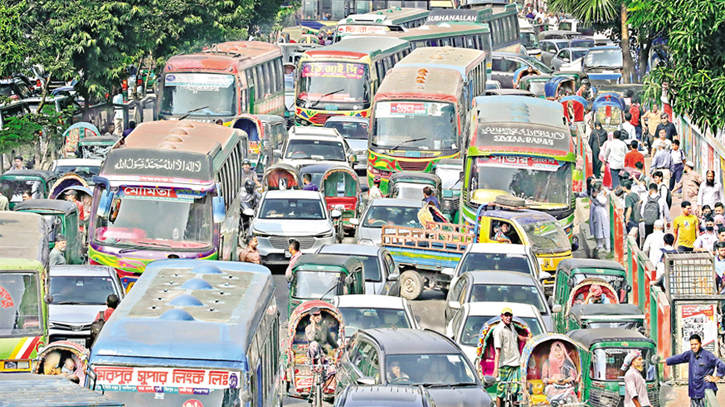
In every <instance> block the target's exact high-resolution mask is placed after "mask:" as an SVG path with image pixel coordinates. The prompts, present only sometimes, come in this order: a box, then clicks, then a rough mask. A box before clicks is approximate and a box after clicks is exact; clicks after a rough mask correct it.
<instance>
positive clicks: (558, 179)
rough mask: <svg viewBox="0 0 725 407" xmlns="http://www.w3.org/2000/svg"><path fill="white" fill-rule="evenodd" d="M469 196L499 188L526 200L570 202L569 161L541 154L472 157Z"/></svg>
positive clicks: (570, 167) (553, 202)
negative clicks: (536, 155)
mask: <svg viewBox="0 0 725 407" xmlns="http://www.w3.org/2000/svg"><path fill="white" fill-rule="evenodd" d="M471 159H472V160H476V161H475V163H472V164H475V165H471V168H472V171H471V174H470V177H471V178H470V192H471V194H470V196H471V197H472V196H473V192H475V191H476V190H478V189H488V190H501V191H506V192H508V193H510V194H511V195H513V196H515V197H518V198H522V199H525V200H526V201H527V202H529V203H549V204H563V205H569V204H571V193H572V163H568V162H563V161H557V160H555V159H551V158H545V157H523V156H522V157H519V156H487V157H473V158H471Z"/></svg>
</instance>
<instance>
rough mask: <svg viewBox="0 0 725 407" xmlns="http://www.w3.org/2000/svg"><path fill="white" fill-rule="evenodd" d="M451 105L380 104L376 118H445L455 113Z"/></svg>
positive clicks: (431, 103) (420, 103)
mask: <svg viewBox="0 0 725 407" xmlns="http://www.w3.org/2000/svg"><path fill="white" fill-rule="evenodd" d="M453 111H454V108H453V105H452V104H450V103H434V102H378V103H377V104H376V107H375V116H376V117H379V118H382V117H400V116H438V117H440V116H443V114H444V113H453Z"/></svg>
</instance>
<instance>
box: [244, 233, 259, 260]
mask: <svg viewBox="0 0 725 407" xmlns="http://www.w3.org/2000/svg"><path fill="white" fill-rule="evenodd" d="M258 244H259V241H257V237H256V236H251V237H248V238H247V247H245V248H244V250H242V252H241V253H239V261H241V262H244V263H254V264H262V262H261V256H260V254H259V249H257V245H258Z"/></svg>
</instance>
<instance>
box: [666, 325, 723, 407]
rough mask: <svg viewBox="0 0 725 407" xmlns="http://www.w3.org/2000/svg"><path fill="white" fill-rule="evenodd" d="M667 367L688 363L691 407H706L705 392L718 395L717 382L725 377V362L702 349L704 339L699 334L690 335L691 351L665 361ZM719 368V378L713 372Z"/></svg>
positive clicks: (688, 386)
mask: <svg viewBox="0 0 725 407" xmlns="http://www.w3.org/2000/svg"><path fill="white" fill-rule="evenodd" d="M665 363H666V364H667V366H674V365H679V364H682V363H687V364H688V365H689V366H688V369H687V394H688V396H689V397H690V407H705V390H706V389H710V390H712V391H713V392H715V394H717V381H718V380H720V378H721V377H723V376H725V362H723V361H722V360H720V359H719V358H718V357H717V356H715V355H713V354H712V353H710V352H709V351H707V350H705V349H703V348H702V338H701V337H700V335H698V334H692V335H690V350H688V351H687V352H683V353H680V354H679V355H675V356H670V357H668V358H667V359H665ZM716 368H717V376H713V375H712V373H713V371H714V370H715V369H716Z"/></svg>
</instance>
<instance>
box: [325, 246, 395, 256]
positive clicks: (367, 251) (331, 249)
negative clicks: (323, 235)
mask: <svg viewBox="0 0 725 407" xmlns="http://www.w3.org/2000/svg"><path fill="white" fill-rule="evenodd" d="M380 249H381V248H380V247H378V246H370V245H367V244H326V245H324V246H322V248H321V249H320V253H324V254H348V255H353V256H377V255H378V253H380Z"/></svg>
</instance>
